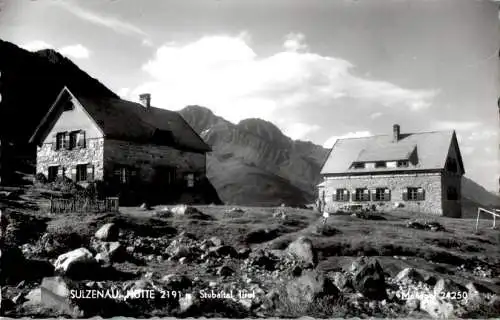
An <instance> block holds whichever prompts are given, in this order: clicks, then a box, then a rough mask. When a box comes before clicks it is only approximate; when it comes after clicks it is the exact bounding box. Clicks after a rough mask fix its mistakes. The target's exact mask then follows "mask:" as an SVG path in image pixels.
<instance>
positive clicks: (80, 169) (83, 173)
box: [75, 164, 88, 182]
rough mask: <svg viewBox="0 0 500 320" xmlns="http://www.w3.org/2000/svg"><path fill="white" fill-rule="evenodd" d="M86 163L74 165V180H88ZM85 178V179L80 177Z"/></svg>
mask: <svg viewBox="0 0 500 320" xmlns="http://www.w3.org/2000/svg"><path fill="white" fill-rule="evenodd" d="M87 170H88V164H77V165H76V179H75V180H76V182H82V181H88V174H87ZM82 178H85V179H82Z"/></svg>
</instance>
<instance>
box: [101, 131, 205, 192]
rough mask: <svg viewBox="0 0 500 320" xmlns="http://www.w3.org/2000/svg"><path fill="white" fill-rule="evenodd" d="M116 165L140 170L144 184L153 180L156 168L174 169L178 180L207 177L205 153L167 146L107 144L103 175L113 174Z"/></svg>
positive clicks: (139, 173)
mask: <svg viewBox="0 0 500 320" xmlns="http://www.w3.org/2000/svg"><path fill="white" fill-rule="evenodd" d="M115 164H119V165H127V166H132V167H134V168H136V169H137V170H138V176H139V177H140V179H141V181H142V182H149V181H152V180H153V179H154V174H155V166H172V167H175V169H176V173H177V175H176V178H177V179H183V174H184V173H187V172H189V173H195V174H198V175H199V176H205V174H206V156H205V154H204V153H194V152H183V151H180V150H177V149H174V148H172V147H168V146H159V145H147V144H137V143H132V142H126V141H119V140H106V141H105V144H104V175H105V177H108V176H110V175H112V174H113V166H114V165H115Z"/></svg>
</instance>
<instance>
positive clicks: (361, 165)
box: [352, 162, 366, 169]
mask: <svg viewBox="0 0 500 320" xmlns="http://www.w3.org/2000/svg"><path fill="white" fill-rule="evenodd" d="M352 168H353V169H365V168H366V164H365V163H364V162H353V164H352Z"/></svg>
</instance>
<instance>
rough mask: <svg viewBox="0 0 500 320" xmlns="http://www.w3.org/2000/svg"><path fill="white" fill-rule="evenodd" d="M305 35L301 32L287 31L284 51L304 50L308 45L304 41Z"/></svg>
mask: <svg viewBox="0 0 500 320" xmlns="http://www.w3.org/2000/svg"><path fill="white" fill-rule="evenodd" d="M305 38H306V37H305V36H304V35H303V34H302V33H289V34H287V35H286V36H285V42H284V43H283V47H284V48H285V50H286V51H293V52H296V51H305V50H307V49H308V46H307V45H306V44H305V43H304V41H305Z"/></svg>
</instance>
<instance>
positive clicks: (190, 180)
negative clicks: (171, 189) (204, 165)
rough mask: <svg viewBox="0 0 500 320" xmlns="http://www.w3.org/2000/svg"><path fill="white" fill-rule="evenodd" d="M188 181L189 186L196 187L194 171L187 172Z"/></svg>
mask: <svg viewBox="0 0 500 320" xmlns="http://www.w3.org/2000/svg"><path fill="white" fill-rule="evenodd" d="M186 183H187V186H188V188H192V187H194V173H188V174H186Z"/></svg>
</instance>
